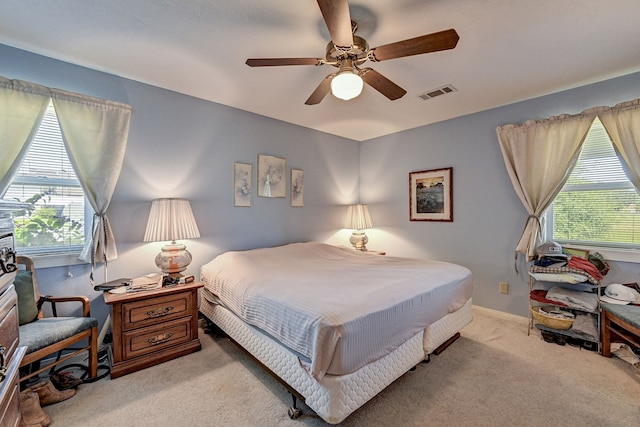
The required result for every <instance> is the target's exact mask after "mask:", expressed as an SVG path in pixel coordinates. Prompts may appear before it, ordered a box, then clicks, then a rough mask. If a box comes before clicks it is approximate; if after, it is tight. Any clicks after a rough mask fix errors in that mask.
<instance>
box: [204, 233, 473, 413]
mask: <svg viewBox="0 0 640 427" xmlns="http://www.w3.org/2000/svg"><path fill="white" fill-rule="evenodd" d="M200 277H201V280H202V282H203V283H204V288H203V289H202V290H201V298H200V312H201V313H202V314H203V315H204V316H205V317H206V318H207V319H208V320H209V321H210V322H212V323H213V324H215V325H216V326H217V327H218V328H220V329H222V331H224V333H225V334H227V335H228V336H229V337H230V338H231V339H232V340H233V341H234V342H235V343H237V344H238V345H239V346H241V348H243V349H244V350H245V351H246V352H247V353H248V354H250V355H251V356H252V357H253V358H254V359H256V360H257V361H258V362H259V363H260V364H261V365H262V366H263V367H265V368H266V369H267V370H268V371H270V372H271V373H272V374H274V375H275V376H276V377H277V378H278V379H279V380H280V381H281V382H282V383H283V384H285V386H287V388H288V389H289V391H291V392H292V395H293V396H294V404H293V406H292V407H291V408H290V410H289V416H291V417H292V418H294V417H295V416H297V408H296V407H295V402H296V400H295V396H298V397H300V398H302V399H304V401H305V403H306V404H307V406H309V407H310V408H311V409H312V410H314V411H315V412H316V413H317V414H318V415H319V416H320V417H321V418H322V419H324V420H325V421H326V422H328V423H331V424H337V423H339V422H341V421H343V420H344V419H345V418H346V417H347V416H349V414H351V413H352V412H353V411H355V410H356V409H358V408H359V407H360V406H362V405H364V404H365V403H366V402H367V401H368V400H370V399H371V398H372V397H374V396H375V395H376V394H378V393H379V392H380V391H382V390H383V389H384V388H385V387H387V386H388V385H389V384H391V383H392V382H393V381H395V380H396V379H397V378H398V377H400V376H401V375H403V374H404V373H405V372H407V371H409V370H411V369H412V368H413V367H414V366H415V365H416V364H418V363H420V362H421V361H423V360H425V359H428V357H429V355H430V354H431V353H433V352H434V351H435V350H436V349H437V348H438V347H440V346H441V345H442V344H443V343H445V342H446V341H447V340H449V339H450V338H451V337H452V336H455V335H456V334H457V333H458V331H459V330H460V329H462V327H464V326H465V325H466V324H467V323H469V322H470V321H471V317H472V315H471V292H472V278H471V272H470V271H469V270H468V269H467V268H465V267H463V266H460V265H457V264H451V263H447V262H441V261H431V260H418V259H411V258H401V257H390V256H381V255H376V254H372V253H367V252H360V251H355V250H353V249H351V248H347V247H342V246H333V245H327V244H323V243H319V242H306V243H293V244H289V245H283V246H278V247H273V248H260V249H252V250H247V251H230V252H226V253H224V254H221V255H219V256H217V257H216V258H214V259H213V260H211V261H210V262H208V263H206V264H205V265H203V266H202V267H201V269H200Z"/></svg>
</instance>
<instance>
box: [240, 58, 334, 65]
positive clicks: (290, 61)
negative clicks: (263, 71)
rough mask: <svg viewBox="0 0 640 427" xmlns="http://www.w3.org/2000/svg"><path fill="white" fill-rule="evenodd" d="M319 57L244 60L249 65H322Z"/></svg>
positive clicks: (322, 62)
mask: <svg viewBox="0 0 640 427" xmlns="http://www.w3.org/2000/svg"><path fill="white" fill-rule="evenodd" d="M324 63H325V60H324V59H320V58H249V59H247V61H246V62H245V64H247V65H248V66H249V67H274V66H280V65H322V64H324Z"/></svg>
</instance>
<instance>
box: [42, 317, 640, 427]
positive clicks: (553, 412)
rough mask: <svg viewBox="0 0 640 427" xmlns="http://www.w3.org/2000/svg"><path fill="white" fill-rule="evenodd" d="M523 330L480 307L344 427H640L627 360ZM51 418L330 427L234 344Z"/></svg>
mask: <svg viewBox="0 0 640 427" xmlns="http://www.w3.org/2000/svg"><path fill="white" fill-rule="evenodd" d="M518 319H519V318H516V317H513V316H508V315H506V316H505V315H502V314H500V313H497V312H493V311H490V310H486V309H479V308H476V307H474V320H473V322H472V323H471V324H469V325H468V326H466V327H465V328H464V329H463V330H462V332H461V333H462V337H461V338H460V339H458V340H457V341H456V342H455V343H454V344H453V345H451V346H450V347H449V348H448V349H446V350H445V351H444V352H443V353H442V354H440V355H438V356H432V357H431V362H429V363H422V364H420V365H419V366H418V367H417V369H416V370H415V371H412V372H407V373H406V374H405V375H403V376H402V377H400V378H399V379H398V380H397V381H396V382H394V383H393V384H391V385H390V386H389V387H387V388H386V389H385V390H383V391H382V392H381V393H380V394H379V395H377V396H376V397H374V398H373V399H372V400H370V401H369V402H367V403H366V404H365V405H364V406H363V407H361V408H360V409H358V410H357V411H356V412H354V413H353V414H351V415H350V416H349V417H348V418H347V419H346V420H345V421H344V422H343V423H342V424H341V425H344V426H545V425H562V426H594V427H595V426H598V427H602V426H612V427H613V426H615V427H624V426H629V427H631V426H634V427H637V426H639V425H640V373H639V372H638V371H637V370H636V369H635V368H633V367H632V366H631V365H629V364H628V363H626V362H624V361H623V360H621V359H619V358H616V357H614V358H611V359H608V358H605V357H602V356H601V355H599V354H598V353H596V352H593V351H587V350H584V349H580V348H576V347H571V346H568V345H566V346H560V345H557V344H553V343H546V342H544V341H543V340H542V339H541V337H540V334H539V333H538V332H537V331H535V330H534V331H532V332H531V335H530V336H528V335H527V325H526V323H524V322H523V321H521V320H520V321H518ZM200 339H201V341H202V351H200V352H197V353H193V354H190V355H188V356H184V357H182V358H179V359H176V360H172V361H169V362H166V363H163V364H161V365H157V366H154V367H151V368H148V369H145V370H142V371H139V372H135V373H132V374H130V375H126V376H124V377H121V378H117V379H115V380H110V379H109V378H108V377H107V378H105V379H102V380H100V381H97V382H95V383H91V384H83V385H81V386H80V387H79V388H78V392H77V394H76V395H75V396H74V397H73V398H71V399H69V400H67V401H65V402H61V403H58V404H55V405H52V406H47V407H45V408H44V409H45V412H47V414H48V415H49V416H50V417H51V419H52V426H61V427H63V426H64V427H67V426H68V427H74V426H78V427H86V426H105V427H106V426H109V427H115V426H119V427H120V426H299V427H301V426H324V425H327V424H326V423H325V422H324V421H323V420H322V419H320V418H319V417H318V416H317V415H315V414H314V413H313V412H312V411H311V410H310V409H309V408H307V407H306V406H305V405H304V404H300V403H299V404H298V407H299V408H300V409H301V410H302V412H303V415H302V416H301V417H300V418H298V419H296V420H291V419H289V417H288V415H287V409H288V407H289V406H290V404H291V396H290V395H289V394H288V393H287V391H286V390H285V388H284V387H283V386H282V385H281V384H280V383H278V382H277V381H276V380H275V379H273V378H272V377H270V376H269V375H268V374H266V373H265V372H264V371H263V370H262V369H261V368H260V367H258V366H257V365H256V363H254V362H253V361H252V360H251V359H249V358H248V357H247V356H246V355H245V354H244V353H243V352H242V351H240V350H239V349H237V348H236V347H235V346H234V344H232V343H231V342H230V341H229V340H227V339H221V338H216V337H215V336H212V335H207V334H204V333H202V329H201V330H200Z"/></svg>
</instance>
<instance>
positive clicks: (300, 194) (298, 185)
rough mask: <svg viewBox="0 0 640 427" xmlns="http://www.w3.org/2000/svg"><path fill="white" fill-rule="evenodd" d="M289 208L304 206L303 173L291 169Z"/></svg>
mask: <svg viewBox="0 0 640 427" xmlns="http://www.w3.org/2000/svg"><path fill="white" fill-rule="evenodd" d="M291 206H294V207H302V206H304V171H303V170H300V169H291Z"/></svg>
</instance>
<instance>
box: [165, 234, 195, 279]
mask: <svg viewBox="0 0 640 427" xmlns="http://www.w3.org/2000/svg"><path fill="white" fill-rule="evenodd" d="M192 259H193V258H192V257H191V253H190V252H189V251H188V250H187V247H186V246H185V245H183V244H180V243H176V242H171V244H168V245H164V246H163V247H162V248H161V249H160V253H159V254H158V255H156V265H157V266H158V268H159V269H160V270H161V271H162V272H163V273H165V274H168V275H169V276H172V277H176V276H177V277H180V276H182V274H181V272H183V271H185V270H186V269H187V267H188V266H189V264H191V261H192Z"/></svg>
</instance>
